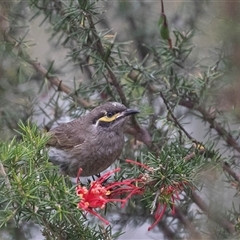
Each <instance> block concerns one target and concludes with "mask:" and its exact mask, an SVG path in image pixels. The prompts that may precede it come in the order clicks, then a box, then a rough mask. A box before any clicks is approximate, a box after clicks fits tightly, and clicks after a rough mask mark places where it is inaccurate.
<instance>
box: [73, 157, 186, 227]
mask: <svg viewBox="0 0 240 240" xmlns="http://www.w3.org/2000/svg"><path fill="white" fill-rule="evenodd" d="M126 162H128V163H130V164H135V165H137V166H139V167H141V168H142V169H144V170H145V171H147V172H148V173H151V172H154V169H153V168H151V167H149V166H147V165H145V164H142V163H139V162H136V161H134V160H129V159H127V160H126ZM81 171H82V169H79V174H78V178H77V183H79V176H80V174H81ZM119 171H120V168H117V169H115V170H112V171H109V172H107V173H106V174H104V175H103V176H102V177H100V178H98V179H97V180H95V181H93V182H91V184H90V187H89V188H86V187H84V186H81V185H80V184H79V185H78V186H77V187H76V194H77V196H79V198H80V201H79V203H78V205H77V207H78V208H79V209H82V210H84V211H85V212H87V213H91V214H93V215H94V216H96V217H98V218H99V219H101V220H102V221H103V222H104V223H105V224H109V222H108V221H107V220H106V219H104V218H103V217H101V216H100V215H99V214H98V213H97V212H96V211H95V209H99V208H100V209H103V208H104V207H105V206H106V204H107V203H110V202H112V203H114V202H120V203H121V204H122V207H124V206H125V204H126V203H127V201H128V200H129V199H130V198H131V197H132V196H133V195H136V194H143V193H144V191H145V188H146V187H147V186H149V185H152V184H153V183H154V182H155V181H154V182H153V181H152V180H151V178H150V177H149V175H148V174H142V175H140V176H139V177H138V178H132V179H125V180H122V181H117V182H111V183H106V180H107V179H108V178H109V177H110V176H111V175H112V174H114V173H116V172H119ZM154 184H155V183H154ZM184 184H187V182H182V183H179V182H175V183H173V184H172V185H167V186H163V187H161V189H160V190H159V192H160V194H161V195H162V196H164V198H161V199H164V200H159V202H158V203H157V207H156V211H155V214H154V218H155V221H154V223H153V224H152V225H151V226H150V227H149V228H148V231H150V230H151V229H153V228H154V227H155V226H156V225H157V224H158V223H159V222H160V220H161V219H162V217H163V215H164V213H165V211H166V209H167V207H168V206H170V207H171V209H172V214H175V201H176V200H180V197H179V192H181V191H182V190H183V186H184ZM123 194H125V195H126V196H125V198H123V199H121V198H119V196H120V195H121V196H122V195H123ZM166 199H169V200H166Z"/></svg>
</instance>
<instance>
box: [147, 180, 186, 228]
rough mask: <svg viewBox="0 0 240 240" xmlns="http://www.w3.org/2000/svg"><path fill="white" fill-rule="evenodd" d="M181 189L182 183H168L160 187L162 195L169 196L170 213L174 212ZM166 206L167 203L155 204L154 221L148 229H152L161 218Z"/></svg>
mask: <svg viewBox="0 0 240 240" xmlns="http://www.w3.org/2000/svg"><path fill="white" fill-rule="evenodd" d="M182 190H183V183H175V184H174V185H170V186H167V187H162V188H161V191H160V192H161V194H162V195H164V196H165V197H169V198H170V199H171V201H172V202H171V203H170V206H171V208H172V214H173V215H174V214H175V201H176V200H180V197H179V192H180V191H182ZM166 208H167V203H164V204H161V203H160V202H159V203H158V205H157V209H156V211H155V215H154V218H155V221H154V223H153V224H152V225H151V226H150V227H149V228H148V231H150V230H151V229H153V228H154V227H155V226H156V225H157V224H158V223H159V222H160V220H161V219H162V217H163V215H164V213H165V211H166Z"/></svg>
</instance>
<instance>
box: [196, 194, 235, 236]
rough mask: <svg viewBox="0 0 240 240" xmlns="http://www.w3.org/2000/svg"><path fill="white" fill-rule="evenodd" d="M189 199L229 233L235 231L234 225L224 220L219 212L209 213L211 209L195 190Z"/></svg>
mask: <svg viewBox="0 0 240 240" xmlns="http://www.w3.org/2000/svg"><path fill="white" fill-rule="evenodd" d="M191 199H192V201H193V202H194V203H195V204H196V205H197V206H198V207H199V208H200V209H201V210H202V211H203V212H205V213H206V215H207V216H208V217H209V218H210V219H212V220H213V221H214V222H216V223H217V224H219V225H220V226H221V227H222V228H224V229H225V230H226V231H228V232H229V233H230V234H234V233H235V228H234V225H233V224H232V223H231V222H230V221H228V220H226V218H224V217H222V216H220V215H219V214H217V213H214V214H213V213H211V211H210V209H209V207H208V206H207V205H206V203H205V202H204V201H203V200H202V199H201V197H199V196H198V195H197V194H196V193H195V192H192V194H191Z"/></svg>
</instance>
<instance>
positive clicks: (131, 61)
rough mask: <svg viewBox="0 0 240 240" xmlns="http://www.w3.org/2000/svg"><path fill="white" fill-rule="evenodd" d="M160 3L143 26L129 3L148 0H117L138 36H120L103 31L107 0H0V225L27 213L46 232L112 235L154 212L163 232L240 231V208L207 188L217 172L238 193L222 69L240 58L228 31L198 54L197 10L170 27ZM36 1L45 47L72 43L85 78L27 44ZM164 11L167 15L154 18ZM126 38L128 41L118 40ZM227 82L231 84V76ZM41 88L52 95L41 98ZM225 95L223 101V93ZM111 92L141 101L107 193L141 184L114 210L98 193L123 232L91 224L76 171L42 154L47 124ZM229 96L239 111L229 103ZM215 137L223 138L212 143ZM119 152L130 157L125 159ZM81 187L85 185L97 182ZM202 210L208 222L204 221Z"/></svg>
mask: <svg viewBox="0 0 240 240" xmlns="http://www.w3.org/2000/svg"><path fill="white" fill-rule="evenodd" d="M163 3H164V2H162V6H161V7H162V9H161V10H159V14H158V15H157V17H156V19H155V20H154V21H152V23H149V20H146V21H148V22H147V23H146V22H144V24H146V25H144V26H151V27H149V29H146V28H143V29H142V31H140V30H141V27H140V26H139V19H140V18H139V15H136V16H134V15H133V14H132V13H131V11H132V9H134V8H137V7H139V6H141V7H142V8H141V9H144V7H146V3H144V2H140V3H139V5H135V3H133V2H130V1H122V2H119V3H116V4H117V7H118V9H122V10H124V11H119V12H118V14H116V16H117V17H118V16H120V15H121V14H123V15H124V16H125V17H126V21H127V22H128V23H129V26H130V32H131V34H132V36H134V38H133V41H129V39H132V38H129V36H128V35H127V34H126V35H123V36H119V35H117V34H115V33H114V32H113V30H110V29H111V21H108V19H107V16H108V13H105V12H104V6H103V2H102V1H95V0H83V1H82V0H81V1H80V0H79V1H75V0H69V1H55V0H54V1H49V0H48V1H46V0H30V1H29V2H28V3H26V2H24V1H22V2H21V1H19V2H18V3H16V2H9V3H8V4H2V3H1V4H0V6H1V8H0V11H1V14H2V15H3V16H5V18H4V19H0V21H1V22H2V23H4V24H5V25H4V24H1V36H0V37H1V38H0V41H1V45H0V54H1V59H0V62H1V66H0V73H3V74H2V75H1V77H0V84H1V85H0V91H1V96H0V98H1V99H0V100H1V101H0V102H1V104H0V114H1V116H3V117H2V118H1V122H0V124H1V127H2V132H3V133H4V134H5V135H6V136H7V137H1V139H2V142H1V143H0V188H1V191H0V201H1V202H0V211H1V214H0V226H1V227H2V228H4V227H5V228H8V227H9V228H10V226H14V227H19V228H22V226H23V225H24V224H25V223H26V222H31V223H34V224H37V225H38V226H40V228H41V231H42V234H43V236H44V237H45V238H46V239H114V238H117V237H118V236H119V235H120V233H119V232H122V230H123V227H124V226H125V225H127V224H128V225H131V224H133V223H135V225H134V226H136V225H141V224H143V223H144V222H146V221H147V220H150V222H151V223H150V225H151V224H152V226H151V227H150V228H149V230H151V229H152V227H153V226H155V225H156V226H158V228H157V230H161V232H162V234H163V235H164V236H165V237H166V238H169V239H180V238H183V239H184V238H186V237H190V238H195V239H201V238H209V239H214V238H216V239H217V238H229V239H230V238H234V237H237V236H238V233H239V226H238V225H239V221H238V216H239V209H236V208H235V206H234V204H233V206H232V205H231V206H230V207H229V206H227V204H226V202H224V201H222V202H220V201H219V206H217V204H215V205H214V206H213V207H211V204H210V203H211V201H214V199H215V198H216V197H217V196H218V194H217V193H214V191H216V192H217V190H216V189H217V188H216V186H215V179H213V178H214V177H215V178H217V179H218V181H220V183H221V184H220V185H221V188H219V189H220V190H219V191H220V192H219V194H220V195H221V194H222V193H223V192H224V191H225V188H224V187H225V185H224V184H226V186H227V187H228V188H229V186H232V187H233V188H234V189H233V190H234V192H235V193H236V194H238V186H239V182H240V178H239V176H238V174H237V173H236V171H237V169H238V160H237V159H238V158H239V152H240V144H239V143H238V137H239V128H238V127H236V126H234V124H233V119H238V107H239V106H238V102H237V100H236V99H235V98H234V97H233V98H234V100H233V101H231V98H229V92H230V93H232V89H229V86H228V85H227V83H228V82H226V79H228V76H234V75H233V72H235V73H237V70H236V68H235V67H234V66H235V64H236V62H237V61H236V59H238V58H237V57H236V56H235V55H234V49H231V46H232V45H231V44H229V43H231V39H227V41H226V44H225V45H224V46H223V47H222V46H220V47H219V45H217V44H216V46H215V49H214V51H215V54H213V53H212V52H213V51H212V52H208V60H207V61H206V60H205V59H199V58H200V57H199V56H200V54H199V55H198V53H197V50H196V46H195V44H194V41H196V26H195V25H196V23H195V22H194V21H196V22H197V20H198V19H197V17H200V16H201V13H202V11H203V9H202V8H201V10H200V11H199V12H198V14H196V16H195V18H194V21H191V24H187V23H186V24H184V25H183V26H184V27H183V28H184V30H180V29H177V28H176V29H174V30H173V28H170V24H169V23H170V22H171V21H170V19H169V18H168V11H167V9H166V7H165V9H163V7H164V4H163ZM108 4H109V2H108V3H106V5H108ZM159 4H160V2H159ZM197 4H199V3H196V5H197ZM202 4H203V3H202ZM196 5H194V6H196ZM159 6H160V5H159ZM200 6H202V5H200ZM206 6H208V5H206ZM28 8H29V9H31V13H29V12H28V11H29V9H28ZM19 9H22V11H20V13H19V12H18V10H19ZM113 11H114V10H113ZM32 12H33V13H34V14H33V15H32V16H31V21H34V19H38V18H41V19H42V22H41V27H45V26H47V27H48V34H49V41H50V42H51V43H52V46H54V47H57V48H59V47H60V48H62V49H67V54H66V59H67V61H66V65H67V66H68V70H66V71H67V72H68V73H69V72H73V74H77V73H79V71H81V78H82V79H79V76H78V77H77V78H74V80H73V81H71V83H70V84H69V82H67V81H66V79H64V80H61V79H60V77H59V76H58V74H59V75H60V74H62V73H63V71H65V70H62V69H61V66H60V65H58V64H56V63H55V62H54V60H51V59H50V58H49V59H47V60H48V62H47V63H46V64H45V63H44V65H46V67H44V66H43V64H41V62H40V61H38V60H35V59H34V58H33V57H32V56H31V51H30V50H29V49H31V48H32V47H33V44H32V42H30V41H29V40H28V37H29V35H28V33H29V30H28V27H26V25H25V23H26V21H27V20H28V18H25V17H26V16H27V13H28V14H30V15H31V14H32ZM143 14H147V16H148V15H149V13H145V12H144V13H143ZM43 16H44V17H43ZM162 16H164V18H163V22H160V23H159V26H158V24H157V21H158V19H159V18H160V20H161V17H162ZM105 17H106V18H105ZM181 18H182V20H184V17H183V16H181ZM6 19H7V20H8V21H6ZM150 20H152V18H151V19H150ZM233 21H234V19H233ZM147 24H148V25H147ZM235 24H237V22H236V23H235ZM6 26H7V27H6ZM23 26H24V27H23ZM189 26H190V29H188V27H189ZM237 26H238V27H239V25H237ZM134 29H135V30H136V31H134ZM166 32H167V35H166ZM151 36H154V37H151ZM156 36H158V37H156ZM124 38H126V41H125V42H123V41H121V39H124ZM228 44H229V45H230V47H229V45H228ZM234 44H235V45H234ZM234 44H233V46H239V45H237V42H234ZM236 48H237V47H236ZM229 53H231V54H232V55H233V57H230V54H229ZM46 58H47V57H46ZM230 74H231V75H230ZM233 78H234V77H233ZM234 84H236V86H238V85H237V83H236V82H234V81H233V85H234ZM226 85H227V86H226ZM46 93H47V94H48V95H49V96H50V97H49V98H48V99H47V101H46V103H44V102H43V101H42V99H43V96H45V95H44V94H46ZM235 93H236V92H235ZM36 95H37V97H36ZM230 95H231V94H230ZM9 96H12V97H13V98H10V97H9ZM224 97H225V98H226V101H225V102H223V101H222V99H221V98H224ZM229 99H230V100H229ZM20 100H21V101H20ZM106 101H118V102H122V103H123V104H125V105H126V106H128V107H130V106H131V108H137V109H138V110H139V111H140V114H139V115H138V117H137V119H136V118H131V119H130V121H129V124H128V126H127V127H126V131H125V132H126V142H127V143H126V145H125V148H124V150H123V153H122V155H121V159H120V163H116V164H120V167H121V169H122V171H121V172H119V173H117V174H115V176H114V178H115V179H110V180H109V181H117V183H118V185H117V186H118V187H119V189H114V190H113V191H112V192H113V193H115V194H116V192H117V193H118V194H117V196H118V197H119V193H121V194H124V193H126V192H124V191H125V190H122V189H121V187H120V186H121V183H128V184H129V185H128V186H130V188H131V189H134V190H136V189H137V191H138V192H137V193H138V194H132V195H131V194H130V195H131V199H128V200H129V202H128V204H126V206H125V208H123V209H121V208H120V206H119V205H118V204H117V203H114V204H113V203H112V202H114V201H109V199H108V196H105V195H106V192H104V197H105V198H106V199H105V203H108V204H107V207H106V208H105V213H106V218H108V219H111V218H115V220H114V221H113V222H115V223H119V225H120V228H119V230H120V231H119V232H116V230H114V231H113V229H112V227H111V226H105V225H103V223H101V222H100V224H99V225H98V224H96V222H95V221H96V219H95V218H91V217H90V214H89V213H94V214H95V216H99V215H98V214H96V212H95V210H94V211H93V207H91V208H89V207H87V208H85V210H86V209H87V211H88V215H86V214H85V212H84V211H82V210H83V208H82V209H81V207H79V208H80V209H78V208H77V206H80V204H79V197H78V196H76V192H75V190H76V189H75V187H76V182H73V183H72V182H71V181H70V180H69V178H68V177H66V176H62V175H61V174H59V172H58V170H57V168H56V167H54V166H53V165H52V164H51V163H49V162H48V156H47V149H46V147H45V145H46V142H47V140H48V137H47V136H46V134H44V131H43V128H44V129H45V130H48V129H49V128H51V127H52V125H53V124H54V123H55V122H57V121H59V119H60V118H61V117H62V116H63V115H64V114H66V113H67V114H68V115H70V116H71V117H78V116H80V115H82V114H85V113H86V111H88V110H89V109H92V108H93V107H95V106H97V105H99V104H101V103H103V102H106ZM219 102H220V103H221V104H217V103H219ZM16 103H17V104H16ZM229 106H230V107H229ZM232 107H235V110H236V111H235V112H234V113H235V115H234V114H232V112H230V111H229V109H231V108H232ZM49 109H50V110H49ZM38 114H40V116H44V121H42V122H40V124H38V125H36V124H34V123H33V122H34V121H33V119H36V116H37V115H38ZM187 117H188V118H187ZM189 117H191V118H192V119H193V121H197V119H200V120H201V121H203V122H204V123H205V126H206V128H205V130H206V131H205V135H206V136H205V138H204V139H203V140H202V139H201V140H198V139H197V138H195V137H194V136H195V134H192V133H191V132H190V131H189V129H188V128H187V127H188V125H187V124H186V123H185V122H186V121H188V119H189ZM20 119H21V120H22V122H20V123H19V120H20ZM6 128H7V131H6ZM13 129H15V131H12V130H13ZM6 139H7V140H6ZM219 142H220V143H224V144H225V146H224V147H219V145H218V144H219ZM126 158H127V159H134V162H135V163H134V164H131V161H128V162H126V161H125V159H126ZM132 163H133V162H132ZM223 173H225V174H226V176H225V175H224V174H223ZM143 178H144V181H143ZM100 179H101V178H100ZM129 179H131V180H129ZM133 179H134V180H133ZM136 179H137V181H135V180H136ZM139 179H141V181H140V180H139ZM104 180H106V179H105V178H104ZM98 181H99V180H96V182H97V183H99V182H98ZM133 182H134V184H135V185H133ZM100 183H101V184H103V182H100ZM106 184H107V183H106ZM111 184H113V185H111ZM107 186H110V187H112V186H115V185H114V183H110V184H109V185H106V186H104V184H103V186H101V189H102V190H104V189H103V188H104V187H105V188H106V189H107V190H109V189H108V188H107ZM79 189H80V190H81V191H83V190H84V191H85V190H86V188H85V187H84V188H82V187H79ZM88 189H90V190H88V192H87V194H88V193H89V192H90V191H91V189H93V187H92V185H91V186H90V187H89V186H88ZM118 190H119V191H118ZM203 193H206V195H208V198H206V197H203ZM79 195H81V194H79ZM89 196H92V195H91V194H88V197H89ZM94 197H96V196H94ZM232 200H233V199H230V201H232ZM109 203H111V204H109ZM104 207H105V204H104ZM194 208H195V209H194ZM196 209H197V210H196ZM98 210H99V209H97V210H96V211H98ZM101 213H102V212H101ZM112 214H114V217H111V215H112ZM203 215H204V217H203ZM89 218H90V219H92V220H93V221H89ZM116 218H117V220H116ZM208 218H209V219H208ZM136 219H137V220H136ZM208 220H210V223H211V224H212V225H211V226H212V227H209V228H208V227H207V225H208V223H207V221H208ZM134 221H135V222H134ZM109 222H111V221H109ZM169 223H171V225H170V227H169ZM161 236H162V235H161Z"/></svg>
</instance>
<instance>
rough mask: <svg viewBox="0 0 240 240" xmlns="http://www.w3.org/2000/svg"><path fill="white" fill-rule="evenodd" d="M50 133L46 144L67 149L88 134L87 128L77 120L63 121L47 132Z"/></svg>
mask: <svg viewBox="0 0 240 240" xmlns="http://www.w3.org/2000/svg"><path fill="white" fill-rule="evenodd" d="M49 134H50V135H51V137H50V139H49V141H48V143H47V145H48V146H51V147H55V148H61V149H67V148H72V147H74V146H76V145H79V144H82V143H83V142H84V141H85V139H86V137H87V136H88V129H87V128H86V127H84V126H83V125H82V124H81V123H79V121H78V120H75V121H72V122H69V123H64V124H61V125H59V126H58V127H56V128H54V129H53V130H51V131H50V132H49Z"/></svg>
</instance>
